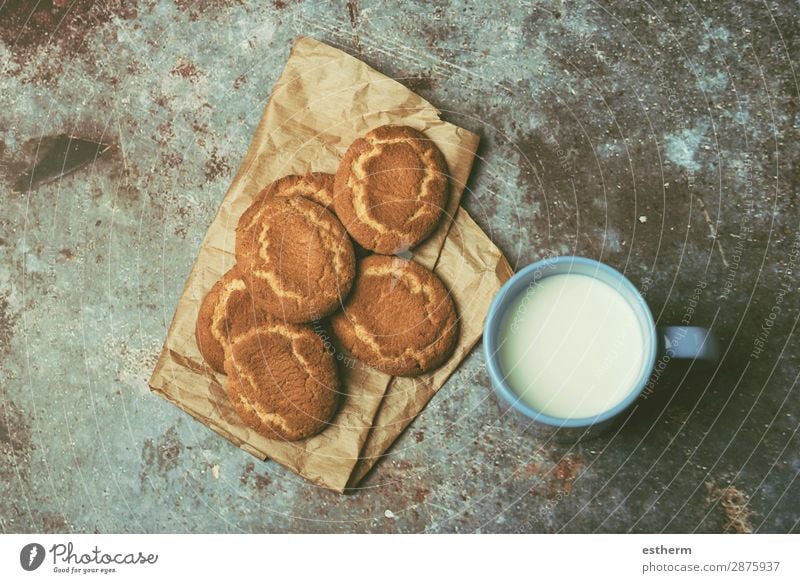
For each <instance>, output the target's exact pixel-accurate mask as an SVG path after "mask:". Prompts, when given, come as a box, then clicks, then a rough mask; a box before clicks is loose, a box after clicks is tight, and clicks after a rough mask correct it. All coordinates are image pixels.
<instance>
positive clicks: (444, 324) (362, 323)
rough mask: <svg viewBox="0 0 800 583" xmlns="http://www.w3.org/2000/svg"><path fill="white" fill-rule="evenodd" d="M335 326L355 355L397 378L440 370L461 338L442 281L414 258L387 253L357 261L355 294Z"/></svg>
mask: <svg viewBox="0 0 800 583" xmlns="http://www.w3.org/2000/svg"><path fill="white" fill-rule="evenodd" d="M331 325H332V327H333V332H334V335H335V336H336V338H337V339H338V340H339V342H340V343H341V345H342V346H343V347H344V348H345V349H347V350H348V351H349V352H350V353H351V354H352V355H353V356H355V357H356V358H358V359H359V360H361V361H363V362H365V363H366V364H368V365H370V366H371V367H373V368H376V369H378V370H380V371H382V372H385V373H387V374H391V375H396V376H416V375H419V374H422V373H425V372H430V371H432V370H434V369H436V368H438V367H439V366H441V365H442V364H443V363H444V362H445V361H446V360H447V359H448V358H449V357H450V355H451V354H452V353H453V350H454V348H455V345H456V340H457V338H458V317H457V315H456V309H455V305H454V304H453V300H452V299H451V298H450V294H449V293H448V291H447V288H445V286H444V284H443V283H442V281H441V280H440V279H439V278H438V277H437V276H436V275H435V274H434V273H433V272H432V271H430V270H428V269H426V268H424V267H422V266H421V265H420V264H418V263H415V262H414V261H410V260H407V259H400V258H399V257H386V256H382V255H372V256H370V257H367V258H366V259H363V260H362V261H361V262H360V263H359V264H358V273H357V275H356V281H355V283H354V285H353V292H352V293H351V294H350V297H349V298H348V300H347V302H346V303H345V305H344V310H343V312H340V313H338V314H336V315H335V316H333V318H331Z"/></svg>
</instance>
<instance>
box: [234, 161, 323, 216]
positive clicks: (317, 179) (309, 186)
mask: <svg viewBox="0 0 800 583" xmlns="http://www.w3.org/2000/svg"><path fill="white" fill-rule="evenodd" d="M333 178H334V176H333V174H325V173H324V172H309V173H308V174H304V175H302V176H299V175H297V174H292V175H290V176H284V177H283V178H279V179H278V180H276V181H275V182H271V183H269V184H268V185H267V186H266V187H265V188H264V189H263V190H262V191H261V192H259V193H258V194H257V195H256V196H255V199H254V201H253V204H251V205H250V207H248V209H247V210H246V211H245V212H244V214H242V216H241V218H240V219H239V224H240V225H250V224H251V223H252V221H253V220H254V218H255V216H256V213H257V212H258V209H259V204H258V203H260V202H263V201H264V200H266V199H269V198H273V197H276V196H282V197H292V196H302V197H305V198H307V199H309V200H313V201H314V202H316V203H317V204H320V205H322V206H324V207H325V208H326V209H328V210H329V211H331V212H333Z"/></svg>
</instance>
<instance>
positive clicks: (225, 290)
mask: <svg viewBox="0 0 800 583" xmlns="http://www.w3.org/2000/svg"><path fill="white" fill-rule="evenodd" d="M264 317H265V315H264V313H263V312H262V311H261V310H260V309H258V308H257V307H256V306H255V305H254V303H253V299H252V298H251V297H250V292H249V291H248V289H247V285H246V284H245V281H244V278H243V277H242V275H241V274H240V273H239V271H238V270H237V269H236V268H233V269H231V270H230V271H228V272H227V273H226V274H225V275H223V276H222V277H221V278H220V279H219V281H217V282H216V283H215V284H214V285H213V286H212V287H211V289H210V290H209V292H208V293H207V294H206V297H205V298H203V302H202V303H201V304H200V311H199V312H198V314H197V322H196V324H195V338H196V339H197V347H198V348H199V349H200V354H202V355H203V358H204V359H205V361H206V362H207V363H208V364H209V365H211V368H213V369H214V370H215V371H217V372H221V373H224V372H225V351H226V350H227V347H228V344H229V342H228V339H229V337H230V335H231V333H232V331H233V330H234V329H236V328H238V327H243V326H244V327H247V326H252V325H253V324H254V323H255V322H258V321H260V320H261V319H263V318H264Z"/></svg>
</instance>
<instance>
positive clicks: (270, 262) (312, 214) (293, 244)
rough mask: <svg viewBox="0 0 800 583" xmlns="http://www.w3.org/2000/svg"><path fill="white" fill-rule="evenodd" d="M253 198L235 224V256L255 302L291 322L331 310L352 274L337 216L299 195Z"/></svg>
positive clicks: (347, 242) (352, 260) (346, 240)
mask: <svg viewBox="0 0 800 583" xmlns="http://www.w3.org/2000/svg"><path fill="white" fill-rule="evenodd" d="M255 204H256V205H258V208H257V209H256V210H255V211H254V212H253V215H252V217H250V218H247V219H245V220H240V221H239V226H238V227H237V229H236V259H237V261H238V262H239V264H240V266H241V272H242V274H243V276H244V277H245V280H246V282H247V284H248V287H249V288H250V291H251V293H252V294H253V299H254V301H255V304H256V305H257V306H259V307H260V308H261V309H262V310H263V311H264V312H266V313H268V314H270V315H272V316H274V317H276V318H278V319H280V320H282V321H286V322H292V323H303V322H310V321H312V320H316V319H318V318H321V317H323V316H327V315H328V314H330V313H331V312H333V311H334V310H336V309H337V308H338V307H339V305H340V304H341V301H342V299H343V298H344V297H346V296H347V294H348V292H349V291H350V286H351V285H352V283H353V277H354V276H355V255H354V253H353V245H352V243H351V242H350V239H349V237H348V236H347V232H346V231H345V230H344V227H342V224H341V223H340V222H339V220H338V219H337V218H336V217H335V216H334V215H333V214H331V213H330V212H329V211H327V210H326V209H325V208H323V207H322V206H321V205H319V204H317V203H315V202H312V201H311V200H308V199H306V198H303V197H301V196H294V197H272V198H266V199H264V200H260V201H258V202H256V203H255ZM245 214H247V213H245ZM244 218H245V217H243V219H244Z"/></svg>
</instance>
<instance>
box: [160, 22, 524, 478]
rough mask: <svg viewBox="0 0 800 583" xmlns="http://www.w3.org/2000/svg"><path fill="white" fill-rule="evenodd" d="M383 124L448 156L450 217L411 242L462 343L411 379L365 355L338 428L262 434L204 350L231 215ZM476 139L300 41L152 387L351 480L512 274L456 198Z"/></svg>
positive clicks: (350, 377)
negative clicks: (448, 304) (207, 301)
mask: <svg viewBox="0 0 800 583" xmlns="http://www.w3.org/2000/svg"><path fill="white" fill-rule="evenodd" d="M387 123H394V124H404V125H409V126H412V127H414V128H417V129H418V130H421V131H423V132H425V134H426V135H427V136H428V137H429V138H431V139H433V140H434V141H435V142H436V144H437V146H438V147H439V149H440V150H441V151H442V153H443V155H444V157H445V159H446V160H447V164H448V168H449V172H450V183H451V191H450V199H449V203H448V208H447V216H448V220H446V221H443V222H442V224H441V225H440V226H439V228H438V229H437V231H436V232H435V233H434V234H433V235H432V236H431V237H430V238H429V239H428V240H426V241H425V243H423V244H422V245H421V246H420V247H418V248H417V249H415V250H414V259H415V260H416V261H418V262H420V263H422V264H423V265H425V266H427V267H429V268H432V269H434V268H435V270H436V272H437V273H438V274H439V275H440V276H441V277H442V279H443V280H444V281H445V283H447V284H448V286H449V287H450V288H451V289H452V291H453V296H454V299H455V302H456V305H457V308H458V310H459V314H460V316H461V334H460V339H459V344H458V346H457V349H456V352H455V354H454V356H453V357H452V358H451V359H450V361H448V362H447V363H446V364H445V365H444V366H443V367H442V368H441V369H439V370H437V371H435V372H434V373H432V374H431V375H427V376H425V377H420V378H417V379H413V380H412V379H399V378H397V379H393V378H392V377H390V376H387V375H385V374H383V373H380V372H377V371H374V370H372V369H370V368H368V367H366V366H364V365H362V364H360V363H355V364H354V365H351V366H341V367H340V370H341V372H342V380H343V385H344V387H345V393H346V397H345V399H344V402H343V404H342V406H341V408H340V410H339V412H338V413H337V415H336V417H335V419H334V420H333V425H332V426H331V427H329V428H328V429H326V430H325V431H323V432H322V433H321V434H319V435H317V436H315V437H312V438H310V439H307V440H303V441H300V442H294V443H287V442H281V441H277V440H270V439H266V438H264V437H262V436H260V435H258V434H256V433H254V432H252V431H250V430H249V429H248V428H247V427H246V426H244V425H243V424H242V423H241V422H240V421H239V419H238V417H237V415H236V414H235V413H234V412H233V410H232V409H231V407H230V405H229V404H228V400H227V397H226V396H225V392H224V390H223V385H224V382H225V377H224V376H223V375H218V374H216V373H215V372H214V371H213V370H212V369H211V368H210V367H208V365H206V364H205V362H204V361H203V358H202V356H201V355H200V352H199V350H198V349H197V345H196V342H195V334H194V329H195V320H196V318H197V312H198V309H199V307H200V302H201V301H202V299H203V297H204V296H205V294H206V292H207V291H208V290H209V289H210V288H211V286H212V285H213V284H214V282H215V281H216V280H217V279H219V278H220V277H221V276H222V274H223V273H225V272H226V271H227V270H228V269H229V268H230V267H232V266H233V264H234V262H235V258H234V255H233V248H234V240H235V228H236V223H237V221H238V219H239V216H240V215H241V214H242V213H243V212H244V210H245V209H246V208H247V207H248V206H249V205H250V203H251V202H252V199H253V197H254V196H255V195H256V194H257V193H258V192H259V190H261V188H263V187H264V186H265V185H266V184H268V183H269V182H272V181H273V180H276V179H277V178H280V177H282V176H285V175H287V174H304V173H306V172H309V171H317V172H335V171H336V168H337V166H338V163H339V160H340V158H341V156H342V155H343V153H344V151H345V150H346V149H347V147H348V146H349V145H350V143H351V142H352V141H353V140H354V139H356V138H357V137H359V136H360V135H362V134H364V133H366V132H367V131H369V130H370V129H372V128H374V127H377V126H379V125H383V124H387ZM477 146H478V137H477V136H476V135H474V134H472V133H470V132H468V131H466V130H464V129H462V128H459V127H457V126H454V125H452V124H449V123H446V122H443V121H441V120H440V119H439V112H438V110H436V108H434V107H433V106H432V105H431V104H430V103H428V102H427V101H425V100H424V99H422V98H421V97H419V96H418V95H416V94H415V93H413V92H411V91H410V90H408V89H407V88H405V87H404V86H402V85H401V84H399V83H397V82H396V81H394V80H392V79H390V78H388V77H386V76H384V75H382V74H380V73H378V72H377V71H375V70H374V69H372V68H370V67H369V66H367V65H366V64H364V63H363V62H361V61H359V60H358V59H355V58H354V57H351V56H350V55H348V54H346V53H344V52H342V51H340V50H338V49H335V48H333V47H330V46H328V45H326V44H324V43H320V42H318V41H315V40H313V39H309V38H300V39H298V40H297V41H296V42H295V44H294V47H293V49H292V52H291V55H290V57H289V60H288V61H287V63H286V67H285V68H284V70H283V73H282V74H281V76H280V78H279V79H278V81H277V83H276V84H275V87H274V89H273V93H272V96H271V97H270V100H269V102H268V104H267V107H266V109H265V111H264V114H263V116H262V118H261V121H260V122H259V125H258V128H257V129H256V132H255V136H254V137H253V141H252V143H251V144H250V148H249V150H248V152H247V155H246V156H245V159H244V161H243V162H242V165H241V167H240V168H239V171H238V173H237V175H236V177H235V179H234V181H233V183H232V184H231V187H230V188H229V189H228V192H227V193H226V195H225V198H224V199H223V201H222V204H221V206H220V210H219V212H218V213H217V216H216V217H215V219H214V221H213V222H212V223H211V226H210V227H209V229H208V232H207V234H206V236H205V238H204V240H203V242H202V244H201V247H200V251H199V253H198V256H197V260H196V262H195V264H194V267H193V268H192V271H191V273H190V274H189V278H188V280H187V282H186V286H185V288H184V291H183V294H182V295H181V298H180V300H179V301H178V305H177V308H176V311H175V316H174V318H173V321H172V324H171V326H170V329H169V332H168V334H167V339H166V341H165V343H164V348H163V350H162V352H161V355H160V357H159V360H158V363H157V364H156V367H155V370H154V371H153V375H152V377H151V379H150V388H151V389H152V390H153V391H155V392H156V393H158V394H160V395H162V396H163V397H164V398H166V399H168V400H169V401H171V402H173V403H174V404H175V405H177V406H178V407H180V408H181V409H183V410H184V411H186V412H187V413H189V414H190V415H192V416H193V417H195V418H196V419H198V420H199V421H200V422H201V423H203V424H205V425H207V426H208V427H210V428H212V429H213V430H214V431H216V432H217V433H219V434H220V435H222V436H223V437H225V438H226V439H228V440H230V441H231V442H233V443H234V444H236V445H237V446H239V447H240V448H242V449H244V450H245V451H248V452H250V453H251V454H253V455H255V456H257V457H259V458H261V459H265V458H272V459H273V460H275V461H277V462H279V463H281V464H282V465H284V466H286V467H287V468H289V469H291V470H293V471H294V472H296V473H298V474H300V475H301V476H303V477H305V478H306V479H308V480H311V481H312V482H314V483H316V484H319V485H321V486H324V487H327V488H331V489H334V490H338V491H343V490H344V488H345V487H346V486H347V485H348V484H349V485H350V486H353V485H355V484H356V483H357V482H358V480H359V479H360V478H361V477H362V476H363V475H364V474H365V473H366V472H367V471H368V470H369V468H370V467H372V465H373V464H374V463H375V460H376V459H378V458H377V456H379V455H380V454H381V453H383V452H384V451H385V449H386V448H388V447H389V446H390V445H391V443H392V442H393V441H394V440H395V439H396V438H397V436H398V435H399V434H400V433H401V432H402V431H403V429H404V428H405V427H406V426H407V425H408V423H410V422H411V420H413V418H414V416H415V415H416V414H417V413H418V412H419V411H421V410H422V408H423V407H424V406H425V404H426V403H427V402H428V400H429V399H430V398H431V396H432V395H433V394H434V393H435V391H436V390H437V389H438V388H440V387H441V386H442V385H443V384H444V382H445V381H446V380H447V377H448V376H449V375H450V374H451V373H452V371H453V370H455V368H456V367H457V366H458V364H459V363H460V362H461V360H462V359H463V358H464V357H465V356H466V354H467V353H468V352H469V350H470V349H471V348H472V347H473V346H474V344H475V343H476V342H477V341H478V339H479V338H480V334H481V328H482V325H483V320H484V317H485V315H486V311H487V309H488V304H489V302H490V301H491V298H492V296H493V295H494V294H495V293H496V291H497V290H498V289H499V287H500V285H502V282H503V281H505V279H507V278H508V275H509V274H510V269H509V268H508V264H507V263H506V261H505V259H504V258H503V256H502V254H501V253H500V252H499V251H498V250H497V248H496V247H495V246H494V245H493V244H492V243H491V241H490V240H489V239H488V237H486V235H485V234H484V233H483V232H482V231H481V230H480V228H478V226H477V225H476V224H475V223H474V222H473V221H472V219H471V218H470V217H469V215H467V213H466V212H465V211H464V210H463V209H460V207H459V201H460V198H461V194H462V192H463V190H464V185H465V183H466V181H467V178H468V176H469V172H470V168H471V167H472V162H473V159H474V156H475V150H476V148H477ZM451 226H452V228H451ZM387 389H388V392H387ZM384 397H386V398H384ZM374 423H377V426H376V427H375V428H374V429H373V424H374ZM362 450H364V459H363V460H362V461H360V462H359V459H360V457H361V453H362ZM351 475H352V479H351Z"/></svg>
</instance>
